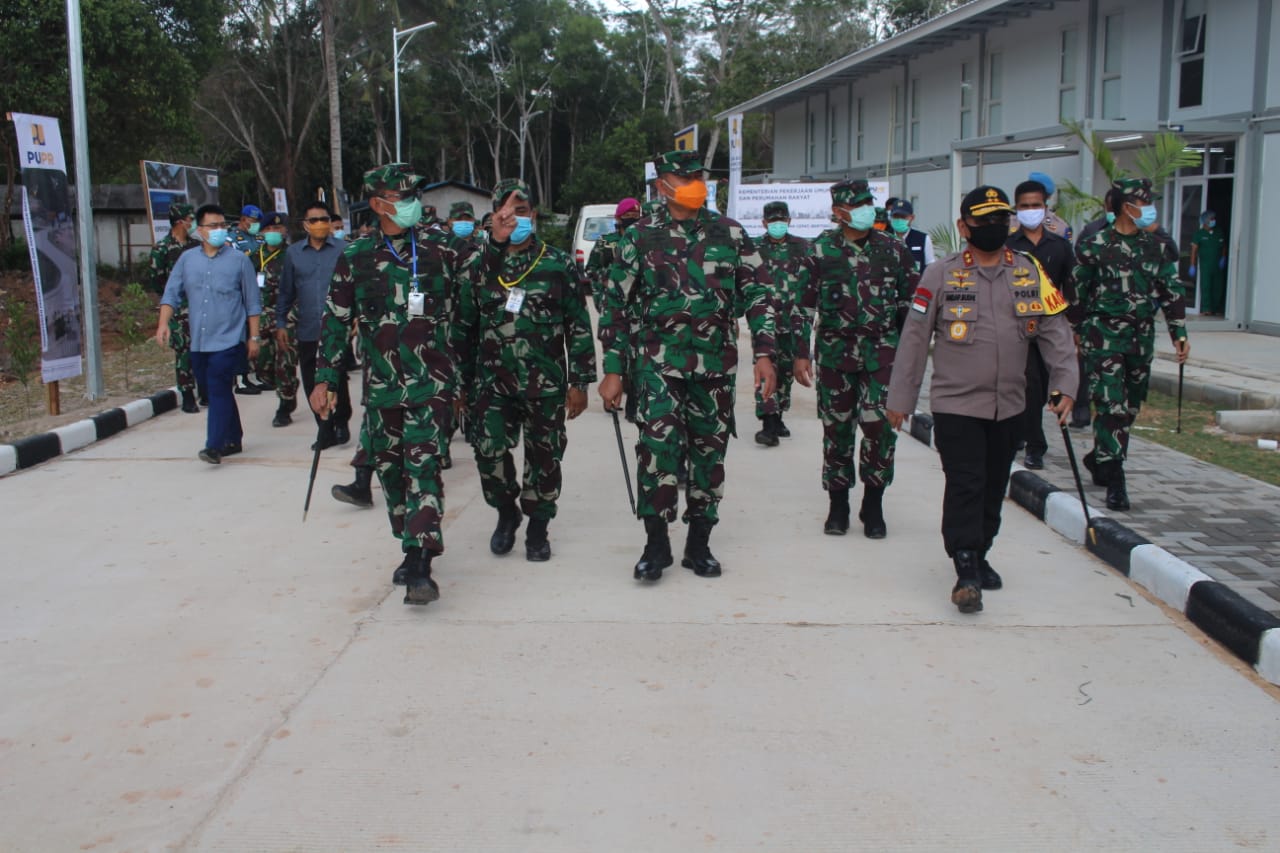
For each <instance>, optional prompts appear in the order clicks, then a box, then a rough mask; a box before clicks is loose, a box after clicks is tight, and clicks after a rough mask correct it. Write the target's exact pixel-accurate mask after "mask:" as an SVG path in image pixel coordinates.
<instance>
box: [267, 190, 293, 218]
mask: <svg viewBox="0 0 1280 853" xmlns="http://www.w3.org/2000/svg"><path fill="white" fill-rule="evenodd" d="M271 197H272V198H273V199H274V200H275V205H276V209H275V212H276V213H283V214H284V215H285V216H288V215H289V196H287V195H286V194H285V191H284V188H283V187H272V188H271Z"/></svg>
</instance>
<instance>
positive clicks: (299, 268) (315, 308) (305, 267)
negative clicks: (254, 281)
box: [275, 201, 351, 447]
mask: <svg viewBox="0 0 1280 853" xmlns="http://www.w3.org/2000/svg"><path fill="white" fill-rule="evenodd" d="M330 220H331V214H330V212H329V208H328V207H327V206H326V205H325V204H323V203H322V202H318V201H313V202H311V203H310V204H308V205H307V207H306V210H304V211H303V213H302V223H303V228H304V229H305V230H306V232H307V239H306V240H301V241H299V242H297V243H294V244H293V245H292V246H290V247H289V248H288V250H287V251H286V252H285V256H284V272H283V273H282V274H281V276H280V298H279V300H278V301H277V303H276V316H275V322H276V337H277V339H279V338H280V337H281V335H283V334H285V332H284V330H285V329H286V328H287V327H288V322H289V311H290V310H291V309H292V308H293V306H294V305H297V306H298V366H299V367H300V368H301V369H302V386H303V388H305V389H306V393H307V397H308V398H309V397H310V396H311V391H312V389H313V388H315V384H316V348H317V346H318V344H319V341H320V316H321V315H322V314H323V313H324V305H325V301H326V300H327V299H328V298H329V282H330V281H331V280H332V279H333V270H334V267H336V266H337V265H338V258H340V257H342V246H341V245H339V243H338V241H337V240H334V239H333V237H332V236H331V235H330V233H329V227H330ZM337 386H338V387H337V388H336V389H331V390H334V391H336V392H337V395H338V404H337V406H336V407H335V408H334V411H333V431H332V433H331V437H330V438H329V440H328V442H327V443H326V446H328V447H332V446H334V445H340V444H346V443H347V442H348V441H350V440H351V431H350V428H349V426H348V424H349V422H350V420H351V392H350V390H349V389H348V388H347V375H346V373H345V372H343V374H342V380H341V381H340V382H338V383H337ZM316 421H317V423H319V417H317V418H316Z"/></svg>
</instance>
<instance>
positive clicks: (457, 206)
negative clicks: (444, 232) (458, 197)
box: [449, 201, 476, 219]
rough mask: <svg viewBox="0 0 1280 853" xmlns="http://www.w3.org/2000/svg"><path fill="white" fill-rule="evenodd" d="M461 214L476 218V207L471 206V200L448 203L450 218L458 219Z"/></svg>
mask: <svg viewBox="0 0 1280 853" xmlns="http://www.w3.org/2000/svg"><path fill="white" fill-rule="evenodd" d="M462 216H470V217H471V218H472V219H475V218H476V209H475V208H474V207H472V206H471V202H469V201H455V202H454V203H453V204H451V205H449V218H450V219H458V218H459V217H462Z"/></svg>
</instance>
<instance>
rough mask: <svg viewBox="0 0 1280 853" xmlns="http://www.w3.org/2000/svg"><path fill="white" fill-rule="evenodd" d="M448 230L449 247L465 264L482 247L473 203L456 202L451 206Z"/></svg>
mask: <svg viewBox="0 0 1280 853" xmlns="http://www.w3.org/2000/svg"><path fill="white" fill-rule="evenodd" d="M448 228H449V247H450V248H451V249H453V251H454V252H456V253H457V255H458V258H459V260H460V261H461V262H462V263H464V264H465V263H466V260H467V259H468V258H470V257H471V255H472V253H473V252H475V251H476V249H478V248H479V247H480V239H479V235H477V234H476V210H475V208H474V207H472V206H471V202H469V201H455V202H454V203H453V204H452V205H450V207H449V222H448Z"/></svg>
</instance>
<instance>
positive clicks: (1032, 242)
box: [1006, 181, 1078, 471]
mask: <svg viewBox="0 0 1280 853" xmlns="http://www.w3.org/2000/svg"><path fill="white" fill-rule="evenodd" d="M1013 198H1014V206H1015V208H1016V210H1017V217H1018V230H1017V231H1014V232H1013V233H1012V234H1011V235H1009V239H1008V241H1007V242H1006V245H1007V246H1008V247H1009V248H1010V249H1013V250H1014V251H1015V252H1025V253H1026V254H1028V255H1031V257H1033V258H1035V259H1036V261H1037V262H1039V264H1040V266H1041V268H1042V269H1043V270H1044V271H1045V273H1047V274H1048V276H1049V279H1050V281H1052V282H1053V283H1054V285H1055V286H1057V288H1058V290H1060V291H1061V292H1062V294H1063V295H1064V296H1065V297H1066V298H1067V301H1068V302H1072V303H1074V301H1075V300H1074V287H1073V285H1072V280H1071V270H1072V268H1073V267H1074V266H1075V253H1074V252H1073V251H1072V249H1071V243H1070V242H1069V241H1068V240H1067V239H1066V238H1065V237H1060V236H1058V235H1057V234H1054V233H1053V232H1052V231H1049V230H1048V229H1047V228H1045V227H1044V224H1045V217H1046V216H1047V215H1048V206H1047V204H1046V202H1047V201H1048V198H1049V191H1048V189H1047V188H1046V187H1045V186H1044V184H1042V183H1040V182H1039V181H1023V182H1022V183H1020V184H1018V187H1017V189H1015V190H1014V193H1013ZM1067 317H1068V319H1071V320H1076V319H1078V318H1074V317H1072V312H1071V310H1070V309H1068V311H1067ZM1072 325H1074V322H1073V324H1072ZM1048 383H1049V369H1048V368H1047V367H1046V366H1045V363H1044V359H1043V358H1042V357H1041V355H1040V347H1039V345H1038V344H1037V342H1036V341H1034V340H1033V341H1031V342H1030V344H1029V346H1028V347H1027V407H1026V410H1025V411H1024V412H1023V424H1022V427H1023V441H1025V442H1026V448H1027V455H1026V458H1025V459H1024V460H1023V464H1024V465H1026V466H1027V468H1030V469H1032V470H1036V471H1038V470H1040V469H1041V468H1043V467H1044V453H1045V451H1046V450H1048V449H1049V444H1048V442H1047V441H1046V440H1045V437H1044V414H1043V412H1044V407H1045V403H1047V402H1048V401H1049V391H1048Z"/></svg>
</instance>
